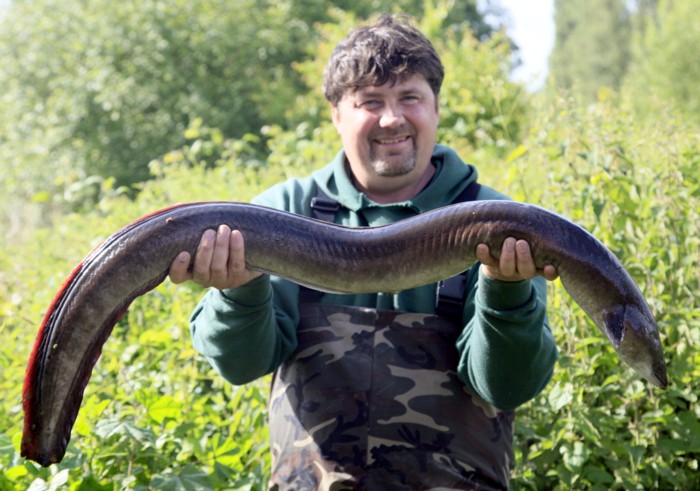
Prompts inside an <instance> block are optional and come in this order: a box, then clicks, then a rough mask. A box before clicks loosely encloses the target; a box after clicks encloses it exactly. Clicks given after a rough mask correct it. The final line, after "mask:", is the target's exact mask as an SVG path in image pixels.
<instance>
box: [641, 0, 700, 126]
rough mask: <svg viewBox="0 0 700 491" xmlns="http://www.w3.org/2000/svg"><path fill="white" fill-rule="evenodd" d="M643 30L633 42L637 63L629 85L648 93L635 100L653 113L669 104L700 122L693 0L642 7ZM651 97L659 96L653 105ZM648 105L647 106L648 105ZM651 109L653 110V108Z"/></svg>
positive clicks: (698, 28)
mask: <svg viewBox="0 0 700 491" xmlns="http://www.w3.org/2000/svg"><path fill="white" fill-rule="evenodd" d="M642 14H644V15H643V17H642V18H641V19H640V22H643V24H641V27H642V29H641V31H640V34H639V36H638V37H637V38H636V40H635V43H634V45H633V46H634V49H635V51H634V53H635V56H634V63H633V65H632V67H631V68H630V73H629V75H628V77H627V85H628V86H629V87H630V88H633V89H636V91H637V92H639V93H643V94H645V95H646V97H645V99H646V100H644V101H639V103H638V104H636V107H637V108H638V110H640V111H642V112H645V111H646V112H647V113H648V114H649V113H650V115H651V116H652V117H653V114H654V113H655V112H656V111H657V108H658V105H659V104H661V105H670V106H671V107H672V108H673V109H674V110H675V111H678V112H679V113H680V114H682V115H683V116H684V117H686V118H688V119H691V120H693V121H695V122H700V85H698V83H697V80H700V60H699V59H698V46H700V25H698V22H697V3H696V2H694V1H693V0H673V1H671V0H661V1H660V2H659V4H658V6H656V8H654V9H651V8H649V7H648V8H647V10H645V11H640V15H642ZM649 99H656V101H657V102H656V104H653V105H651V107H650V104H649V102H648V100H649ZM645 106H646V107H645ZM650 109H651V111H650Z"/></svg>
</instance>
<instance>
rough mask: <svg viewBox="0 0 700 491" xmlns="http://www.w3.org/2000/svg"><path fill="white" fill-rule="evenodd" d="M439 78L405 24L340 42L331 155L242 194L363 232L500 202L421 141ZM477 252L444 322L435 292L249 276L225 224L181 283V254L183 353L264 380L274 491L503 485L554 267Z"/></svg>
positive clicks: (542, 347) (549, 352)
mask: <svg viewBox="0 0 700 491" xmlns="http://www.w3.org/2000/svg"><path fill="white" fill-rule="evenodd" d="M443 74H444V72H443V67H442V64H441V62H440V59H439V57H438V55H437V53H436V52H435V50H434V49H433V47H432V45H431V44H430V42H429V41H428V40H427V39H426V38H425V37H424V36H423V35H422V34H421V33H420V32H419V31H418V30H416V29H415V28H414V27H412V26H411V25H410V24H409V23H408V22H407V21H406V20H405V19H404V18H400V17H398V18H397V17H388V16H384V17H382V18H381V19H380V20H379V21H378V22H377V23H376V24H374V25H372V26H367V27H361V28H359V29H356V30H354V31H353V32H351V33H350V34H349V35H348V37H347V38H346V39H345V40H343V41H341V42H340V43H339V44H338V46H337V47H336V49H335V51H334V53H333V55H332V56H331V59H330V61H329V62H328V65H327V67H326V71H325V73H324V85H323V88H324V93H325V95H326V97H327V99H328V100H329V102H330V104H331V109H332V116H333V123H334V124H335V126H336V128H337V130H338V133H339V134H340V138H341V140H342V143H343V150H342V151H341V152H340V153H339V154H338V156H337V157H336V159H335V160H334V161H333V162H331V163H330V164H329V165H328V166H326V167H324V168H322V169H320V170H318V171H316V172H314V173H313V174H312V175H311V176H308V177H306V178H303V179H292V180H290V181H287V182H285V183H282V184H278V185H276V186H274V187H273V188H271V189H269V190H268V191H266V192H265V193H263V194H262V195H261V196H259V197H258V198H256V199H255V200H254V201H255V202H256V203H258V204H262V205H266V206H270V207H274V208H279V209H282V210H286V211H290V212H293V213H298V214H302V215H307V216H313V215H314V213H315V212H314V208H313V207H312V202H318V199H321V200H322V201H323V200H326V201H325V202H326V203H330V205H331V206H326V207H325V210H324V213H327V212H328V210H329V209H330V210H331V214H330V215H328V214H326V215H325V218H326V219H330V220H333V221H335V222H337V223H341V224H343V225H348V226H367V225H370V226H375V225H383V224H387V223H391V222H395V221H397V220H400V219H404V218H408V217H411V216H415V215H417V214H419V213H422V212H425V211H428V210H430V209H433V208H437V207H440V206H445V205H448V204H451V203H452V202H454V201H455V200H463V199H464V197H465V195H468V194H469V193H470V192H471V193H472V194H474V193H477V196H476V198H477V199H505V197H504V196H503V195H501V194H498V193H497V192H496V191H494V190H492V189H490V188H488V187H486V186H481V187H475V183H476V178H477V174H476V170H475V169H474V168H473V167H472V166H470V165H466V164H465V163H464V162H462V161H461V159H460V158H459V157H458V156H457V155H456V153H455V152H454V151H452V150H451V149H449V148H447V147H444V146H440V145H436V134H437V127H438V121H439V110H438V94H439V90H440V85H441V83H442V79H443ZM475 189H476V190H477V191H474V190H475ZM314 198H316V200H314ZM329 199H330V201H328V200H329ZM467 199H469V198H467ZM471 199H474V197H473V196H472V197H471ZM477 257H478V259H479V261H480V263H481V264H479V263H477V264H476V265H474V266H472V267H471V268H470V269H469V270H468V272H467V274H466V279H464V281H465V286H466V288H465V290H464V291H465V293H464V297H465V298H463V299H461V298H460V299H458V302H457V304H458V305H459V309H458V310H457V312H456V314H455V315H454V316H452V317H450V318H447V317H444V316H438V315H435V313H436V302H435V298H436V288H437V287H436V285H427V286H424V287H419V288H414V289H412V290H408V291H402V292H400V293H398V294H394V295H391V294H383V293H377V294H371V295H370V294H367V295H339V294H321V293H319V292H313V291H309V290H308V289H304V288H300V287H299V286H298V285H295V284H293V283H291V282H289V281H286V280H282V279H280V278H277V277H271V276H269V275H262V274H260V273H258V272H254V271H250V270H248V269H246V265H245V260H244V243H243V237H242V236H241V234H240V233H239V232H238V231H235V230H234V231H231V230H229V229H228V227H226V226H222V227H220V228H219V229H218V230H217V231H213V230H210V231H207V232H206V233H205V234H204V236H203V237H202V240H201V243H200V246H199V249H198V251H197V253H196V255H195V258H194V263H193V266H192V271H191V272H189V271H188V266H189V264H190V257H189V254H187V253H182V254H181V255H180V256H179V257H178V258H177V259H176V260H175V261H174V262H173V264H172V266H171V270H170V277H171V279H172V280H173V281H174V282H176V283H179V282H182V281H185V280H188V279H191V280H193V281H195V282H197V283H198V284H200V285H202V286H205V287H211V289H210V291H209V292H208V293H207V294H206V296H205V297H204V298H203V299H202V301H201V302H200V304H199V305H198V306H197V308H196V309H195V311H194V313H193V315H192V320H191V331H192V336H193V342H194V346H195V348H196V349H197V350H198V351H199V352H201V353H202V354H204V355H205V356H206V357H207V358H208V360H209V361H210V362H211V364H212V365H213V366H214V368H216V370H217V371H218V372H219V373H221V375H222V376H224V377H225V378H226V379H227V380H229V381H230V382H231V383H234V384H243V383H246V382H248V381H251V380H254V379H256V378H258V377H260V376H262V375H264V374H267V373H272V372H274V373H275V376H274V381H273V386H272V390H271V398H270V436H271V448H272V453H273V463H272V477H271V481H270V486H271V488H272V489H302V490H306V489H503V488H506V487H507V485H508V473H509V468H510V466H511V465H512V457H511V447H512V433H513V409H514V408H515V407H517V406H518V405H520V404H522V403H524V402H526V401H528V400H529V399H531V398H532V397H534V396H535V395H536V394H538V393H539V392H540V391H541V390H542V389H543V387H544V386H545V385H546V383H547V382H548V380H549V378H550V376H551V373H552V370H553V366H554V363H555V361H556V357H557V351H556V347H555V345H554V342H553V340H552V336H551V332H550V329H549V327H548V325H547V316H546V307H545V302H546V296H545V295H546V294H545V281H544V278H547V279H554V278H556V276H557V272H556V269H555V268H554V267H553V266H549V265H548V266H545V268H544V269H543V270H538V269H537V268H536V267H535V265H534V263H533V260H532V256H531V254H530V248H529V245H528V243H527V242H526V241H522V240H519V241H516V240H515V239H513V238H509V239H507V240H506V241H505V243H504V244H503V247H502V251H501V254H500V260H496V259H494V258H493V257H492V256H491V255H490V251H489V249H488V246H486V245H485V244H480V245H479V246H478V247H477ZM468 266H470V265H468V264H465V268H466V267H468ZM338 274H341V273H340V272H339V273H338ZM543 277H544V278H543ZM461 301H463V302H464V303H463V305H462V303H461Z"/></svg>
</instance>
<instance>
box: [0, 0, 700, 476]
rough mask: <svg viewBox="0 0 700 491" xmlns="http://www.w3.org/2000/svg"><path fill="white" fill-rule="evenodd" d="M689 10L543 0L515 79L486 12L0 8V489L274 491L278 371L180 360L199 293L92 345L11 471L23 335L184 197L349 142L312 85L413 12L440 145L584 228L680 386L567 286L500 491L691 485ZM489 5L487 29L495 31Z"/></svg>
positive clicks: (241, 192) (182, 5) (696, 333)
mask: <svg viewBox="0 0 700 491" xmlns="http://www.w3.org/2000/svg"><path fill="white" fill-rule="evenodd" d="M693 3H694V2H693V1H692V0H673V1H671V0H658V1H656V0H637V1H636V2H630V1H624V0H617V1H615V0H590V1H589V2H577V1H573V0H572V1H571V2H562V1H556V2H555V6H556V14H555V20H556V23H557V38H556V43H555V46H554V51H553V53H552V56H551V58H550V76H549V79H548V81H547V83H546V85H545V86H544V87H542V88H541V89H540V90H538V91H537V92H534V93H533V92H529V91H527V90H526V89H525V87H524V86H523V85H521V84H519V83H515V82H513V81H512V80H511V79H510V77H509V73H510V71H511V69H512V68H513V66H514V64H516V63H517V59H518V58H517V45H515V43H513V41H512V40H510V39H508V37H507V36H506V34H505V31H504V30H503V29H502V28H500V27H499V26H498V22H497V21H496V23H494V21H493V19H494V18H495V19H496V20H498V19H499V17H498V16H499V12H500V11H499V9H498V5H497V3H496V2H482V3H481V4H480V8H478V9H477V5H476V2H474V1H471V0H413V1H408V0H404V1H398V2H397V1H394V2H385V1H382V0H358V1H354V2H344V1H339V0H338V1H322V0H296V1H294V0H287V1H282V2H252V1H249V0H235V1H233V0H231V1H223V0H190V1H188V2H185V1H180V0H173V1H171V2H158V1H145V2H134V1H131V0H129V1H124V2H107V1H104V0H84V1H77V0H74V1H62V2H59V1H55V0H32V1H28V0H12V1H11V2H10V3H9V4H8V5H7V6H6V7H4V12H3V13H2V15H0V59H2V60H3V63H2V65H1V67H0V87H3V90H2V91H0V98H1V99H0V189H2V191H3V192H2V194H1V195H0V212H1V213H0V221H1V222H2V225H3V227H2V230H3V231H2V238H1V239H0V240H2V243H3V247H2V250H3V254H2V255H0V339H2V343H0V393H1V394H2V397H1V398H0V489H3V490H4V489H8V490H13V489H28V488H29V489H32V490H44V489H46V490H48V489H52V490H53V489H71V490H85V489H89V490H92V489H105V490H106V489H109V490H111V489H138V490H141V489H187V490H190V489H264V486H265V484H264V483H265V478H266V475H267V472H268V470H269V468H268V466H269V463H268V456H267V454H268V447H267V434H266V431H267V430H266V421H265V414H266V413H265V405H266V400H267V388H268V384H269V381H268V380H266V379H263V380H260V381H259V382H256V383H253V384H249V385H247V386H244V387H231V386H227V385H226V384H225V383H224V382H222V380H221V379H220V377H217V376H216V375H215V374H214V373H213V372H212V370H211V369H210V367H209V366H208V365H207V364H206V362H205V361H204V360H203V359H201V357H199V356H198V355H197V354H196V353H195V352H194V351H193V350H192V348H191V343H190V340H189V333H188V331H187V327H186V326H187V319H188V315H189V313H190V311H191V309H192V307H193V306H194V304H195V302H196V301H197V299H198V298H199V297H200V296H201V295H202V291H201V290H200V289H198V288H197V287H195V286H192V285H177V286H176V285H173V284H171V283H169V282H165V283H164V284H163V285H161V286H160V287H159V288H158V289H157V290H155V291H154V292H152V293H150V294H149V295H146V296H144V297H141V298H139V299H137V301H136V302H135V303H134V305H133V306H132V308H131V309H130V310H129V312H128V314H127V315H126V316H125V318H124V319H123V320H122V321H121V322H120V324H119V325H118V326H117V328H116V329H115V332H114V334H113V335H112V337H111V338H110V339H109V341H108V342H107V344H106V345H105V350H104V353H103V356H102V359H101V361H100V362H99V363H98V365H97V367H96V369H95V371H94V374H93V378H92V381H91V383H90V384H89V385H88V389H87V391H86V395H85V400H84V402H83V406H82V409H81V412H80V415H79V418H78V421H77V423H76V426H75V428H74V431H73V437H72V440H71V444H70V445H69V447H68V453H67V455H66V459H65V460H64V461H63V462H62V463H61V464H59V465H55V466H52V467H50V468H49V469H43V468H39V467H37V466H36V465H34V464H32V463H28V462H25V461H24V460H23V459H21V458H20V457H19V453H18V452H19V440H20V437H21V426H22V413H21V394H20V391H21V383H22V377H23V373H24V366H25V363H26V360H27V356H28V353H29V349H30V346H31V342H32V339H33V337H34V336H35V334H36V329H37V326H38V324H39V323H40V321H41V318H42V316H43V312H44V310H45V308H46V306H47V305H48V304H49V303H50V300H51V297H52V296H53V294H54V293H55V292H56V291H57V289H58V288H59V287H60V284H61V283H62V281H63V279H64V278H65V277H66V276H67V275H68V273H69V271H70V270H71V269H72V267H73V265H75V264H76V263H78V262H79V261H80V259H81V258H82V257H83V256H84V255H85V254H86V253H87V252H88V251H89V250H90V249H91V248H92V247H94V246H95V245H97V244H98V243H99V242H100V241H101V240H103V239H104V238H105V237H106V236H107V235H109V234H110V233H112V232H114V231H115V230H117V229H118V228H119V227H121V226H123V225H125V224H127V223H129V222H131V221H133V220H134V219H136V218H138V217H139V216H141V215H143V214H145V213H148V212H150V211H153V210H154V209H157V208H162V207H165V206H168V205H170V204H173V203H176V202H185V201H197V200H217V199H224V200H227V199H233V200H239V201H247V200H249V199H251V198H252V197H253V196H254V195H255V194H257V193H258V192H260V191H262V190H263V189H265V188H267V187H269V186H270V185H272V184H274V183H275V182H278V181H280V180H282V179H285V178H287V177H291V176H300V175H304V174H307V173H308V172H310V171H312V170H313V169H316V168H318V167H320V166H322V165H324V164H325V163H326V162H328V161H329V160H330V159H331V158H332V157H333V156H334V155H335V153H336V152H337V150H338V148H339V145H340V143H339V140H338V138H337V135H336V133H335V129H334V128H333V125H332V124H331V123H330V118H329V111H328V107H327V104H326V103H325V101H324V100H323V97H322V95H321V92H320V79H321V73H322V70H323V66H324V65H325V61H326V60H327V58H328V55H329V54H330V51H331V50H332V48H333V46H334V45H335V43H336V42H337V41H338V40H339V39H340V38H341V37H343V36H344V35H345V34H346V33H347V31H348V30H349V29H350V28H351V27H353V26H355V25H356V24H357V23H360V22H364V21H365V20H366V19H367V18H368V17H370V18H371V17H372V16H374V15H376V13H377V12H380V11H394V12H399V11H400V12H406V13H409V14H411V15H413V16H414V17H415V18H416V19H417V23H418V25H419V27H420V28H421V29H422V30H423V31H424V32H425V33H426V34H428V36H429V37H430V38H431V39H433V41H434V43H435V45H436V48H437V49H438V51H439V52H440V54H441V56H442V57H443V61H444V63H445V66H446V69H447V76H446V80H445V84H444V86H443V92H442V93H441V98H440V111H441V126H440V130H439V137H440V141H441V142H443V143H447V144H449V145H452V146H453V147H454V148H456V149H457V150H458V151H459V152H460V153H461V155H462V156H463V157H464V158H465V160H467V161H470V162H473V163H475V164H476V165H477V166H478V168H479V172H480V179H481V181H482V182H484V183H486V184H489V185H492V186H494V187H496V188H497V189H499V190H501V191H503V192H505V193H506V194H508V195H510V196H511V197H513V198H514V199H516V200H521V201H528V202H532V203H536V204H539V205H541V206H544V207H547V208H549V209H552V210H554V211H557V212H559V213H561V214H562V215H564V216H567V217H568V218H571V219H573V220H575V221H576V222H578V223H580V224H581V225H583V226H584V227H586V228H587V229H588V230H590V231H591V232H593V233H594V234H595V235H596V236H597V237H598V238H600V239H601V240H602V241H603V242H604V243H605V244H606V245H608V246H609V247H610V249H611V250H612V251H613V252H614V253H615V254H616V255H617V256H618V257H619V258H620V259H621V261H622V262H623V264H624V265H625V266H626V267H627V268H628V270H629V271H630V273H631V274H632V275H633V277H634V279H635V280H636V281H637V282H638V284H639V285H640V287H641V289H642V291H643V292H644V294H645V296H646V297H647V299H648V300H649V302H650V304H651V306H652V309H653V310H654V312H655V315H656V316H657V319H658V322H659V327H660V330H661V332H662V340H663V343H664V346H665V348H666V353H667V360H668V364H669V373H670V379H671V387H670V389H669V390H667V391H657V390H655V389H652V388H650V387H649V386H647V384H645V383H643V382H641V381H639V380H638V379H637V378H636V377H635V376H634V374H633V373H631V372H630V371H629V370H628V369H627V368H625V367H624V366H622V365H620V363H619V362H618V359H617V357H616V356H615V354H614V352H613V351H612V349H611V348H609V346H608V344H607V342H606V341H605V340H604V339H603V337H602V336H601V335H600V333H598V332H597V330H596V329H595V327H594V326H593V325H592V324H591V323H590V321H589V320H588V319H587V318H586V317H585V316H584V315H583V314H582V312H581V311H580V310H579V309H578V308H577V307H576V306H575V304H573V303H572V302H571V300H570V299H569V297H568V296H567V295H566V293H565V292H564V291H563V289H562V288H561V285H559V284H558V283H555V284H553V285H552V286H551V288H550V295H551V296H550V306H549V308H550V317H551V320H552V325H553V326H554V334H555V336H556V339H557V342H558V345H559V347H560V350H561V360H560V363H559V366H558V369H557V372H556V375H555V378H554V379H553V380H552V382H551V383H550V385H549V386H548V387H547V389H546V390H545V391H544V392H543V393H542V394H541V395H540V396H539V397H538V398H536V399H535V400H533V401H532V402H530V403H529V404H527V405H525V406H524V407H522V408H521V409H520V410H519V418H518V420H517V421H518V426H517V434H516V463H515V468H514V470H513V479H512V487H513V488H514V489H698V488H700V477H699V476H700V473H699V472H698V459H699V458H700V422H699V421H700V406H699V405H698V401H697V394H698V393H700V383H699V382H698V380H699V379H700V355H699V354H698V353H700V350H699V349H698V348H699V347H700V301H699V300H698V298H699V296H698V293H697V292H698V291H699V289H700V268H699V267H698V263H699V261H700V234H698V228H697V223H699V221H700V217H699V216H698V214H699V213H700V182H699V181H700V130H699V126H700V121H699V120H698V114H700V111H699V110H698V109H700V108H699V107H698V106H699V105H700V86H699V85H698V84H697V83H696V82H695V81H696V80H697V79H698V78H699V77H700V73H698V71H700V59H699V58H698V54H697V49H696V48H697V46H699V45H700V28H699V27H698V25H697V22H695V21H694V12H695V9H694V5H693ZM487 16H488V17H489V18H490V19H491V21H490V22H491V23H489V22H486V20H485V19H486V18H487Z"/></svg>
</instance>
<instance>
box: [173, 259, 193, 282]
mask: <svg viewBox="0 0 700 491" xmlns="http://www.w3.org/2000/svg"><path fill="white" fill-rule="evenodd" d="M189 267H190V253H189V252H187V251H183V252H181V253H180V254H178V256H177V257H176V258H175V260H173V262H172V264H171V265H170V270H169V272H168V274H169V275H170V281H172V282H173V283H175V284H178V283H183V282H185V281H187V280H191V279H192V273H190V272H189Z"/></svg>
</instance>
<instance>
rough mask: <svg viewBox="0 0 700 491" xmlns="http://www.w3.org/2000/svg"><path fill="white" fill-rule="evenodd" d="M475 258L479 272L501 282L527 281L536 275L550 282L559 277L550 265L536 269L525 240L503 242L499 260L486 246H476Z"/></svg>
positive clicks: (510, 239) (528, 245) (511, 238)
mask: <svg viewBox="0 0 700 491" xmlns="http://www.w3.org/2000/svg"><path fill="white" fill-rule="evenodd" d="M476 258H477V259H478V260H479V261H480V262H481V271H483V273H484V274H485V275H486V276H489V277H491V278H494V279H497V280H501V281H520V280H529V279H532V278H534V277H535V276H538V275H541V276H544V277H545V279H547V280H550V281H552V280H555V279H556V278H557V277H558V276H559V273H558V272H557V268H555V267H554V266H552V265H551V264H547V265H545V266H544V268H542V269H538V268H537V266H535V261H534V260H533V259H532V253H531V252H530V244H528V243H527V241H526V240H516V239H514V238H513V237H508V238H506V240H505V241H503V248H502V249H501V256H500V259H496V258H495V257H493V256H492V255H491V253H490V251H489V246H488V245H487V244H479V245H477V246H476Z"/></svg>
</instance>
